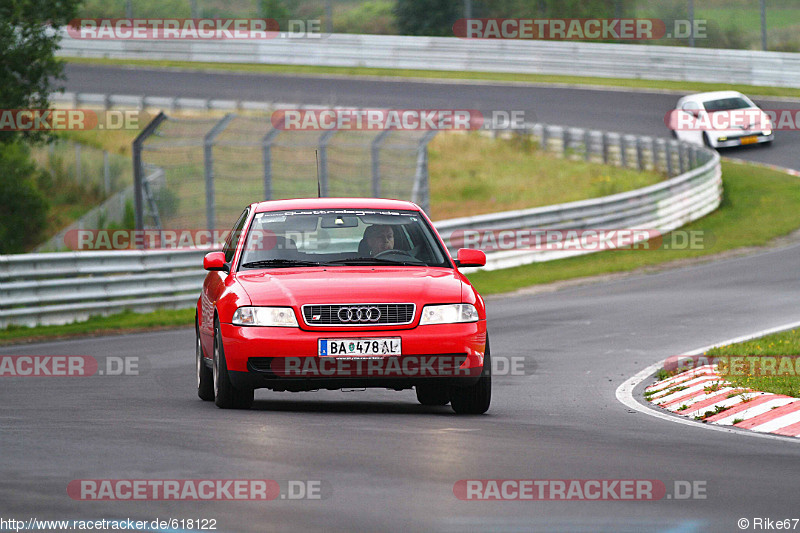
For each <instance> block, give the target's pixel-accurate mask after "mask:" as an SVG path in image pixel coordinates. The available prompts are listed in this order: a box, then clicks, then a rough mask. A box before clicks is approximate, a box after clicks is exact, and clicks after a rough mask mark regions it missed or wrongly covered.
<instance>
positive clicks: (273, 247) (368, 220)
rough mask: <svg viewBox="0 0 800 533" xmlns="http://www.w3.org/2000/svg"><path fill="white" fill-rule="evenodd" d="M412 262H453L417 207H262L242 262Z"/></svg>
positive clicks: (262, 265)
mask: <svg viewBox="0 0 800 533" xmlns="http://www.w3.org/2000/svg"><path fill="white" fill-rule="evenodd" d="M348 265H376V266H381V265H387V266H391V265H407V266H435V267H452V264H451V263H450V262H449V260H448V255H447V252H446V250H444V248H443V247H442V246H441V244H440V242H439V240H438V239H437V238H436V236H435V234H434V233H433V229H432V228H431V227H430V226H429V224H428V223H427V221H426V220H425V219H424V218H423V217H422V216H421V215H420V213H419V212H417V211H400V210H363V209H325V210H294V211H269V212H265V213H257V214H256V215H255V216H254V218H253V221H252V223H251V224H250V228H249V229H248V231H247V239H246V240H245V245H244V250H243V253H242V259H241V261H240V267H241V268H244V269H253V268H285V267H293V266H326V267H328V266H348Z"/></svg>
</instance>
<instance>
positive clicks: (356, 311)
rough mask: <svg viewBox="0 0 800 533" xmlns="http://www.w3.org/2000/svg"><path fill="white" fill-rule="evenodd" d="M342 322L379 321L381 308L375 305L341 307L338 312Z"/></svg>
mask: <svg viewBox="0 0 800 533" xmlns="http://www.w3.org/2000/svg"><path fill="white" fill-rule="evenodd" d="M337 316H338V317H339V321H340V322H377V321H378V320H380V318H381V310H380V309H378V308H377V307H375V306H374V305H373V306H366V305H365V306H360V307H340V308H339V313H338V314H337Z"/></svg>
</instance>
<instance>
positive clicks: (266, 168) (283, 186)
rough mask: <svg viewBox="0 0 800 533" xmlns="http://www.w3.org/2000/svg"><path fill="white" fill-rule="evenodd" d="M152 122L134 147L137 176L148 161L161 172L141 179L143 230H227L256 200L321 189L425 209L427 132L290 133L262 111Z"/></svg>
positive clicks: (139, 210) (316, 192)
mask: <svg viewBox="0 0 800 533" xmlns="http://www.w3.org/2000/svg"><path fill="white" fill-rule="evenodd" d="M156 121H157V122H156V126H155V128H154V129H153V131H152V132H151V131H147V130H146V131H145V135H144V136H143V138H142V139H141V145H140V150H137V148H136V144H135V145H134V161H136V158H137V157H138V158H139V160H140V162H141V166H142V170H143V172H142V175H143V176H144V175H145V174H146V173H147V168H148V167H158V168H160V169H162V170H163V174H162V177H161V178H160V179H158V180H151V181H150V182H147V181H146V180H142V186H141V201H140V202H137V206H136V207H137V221H140V222H139V223H138V225H140V226H141V227H142V228H160V229H164V228H170V229H186V228H210V229H224V228H227V227H228V226H230V225H231V224H232V223H233V222H234V221H235V220H236V218H237V216H238V215H239V214H240V213H241V211H242V209H243V208H244V206H246V205H247V204H250V203H252V202H254V201H260V200H276V199H283V198H303V197H316V196H318V195H319V196H325V197H373V196H374V197H382V198H398V199H404V200H411V201H413V202H416V203H418V204H419V205H421V206H422V207H423V208H424V209H428V207H429V194H428V153H427V146H428V143H429V142H430V141H431V139H432V138H433V136H434V133H433V132H431V131H395V130H382V131H337V130H325V131H288V130H280V129H276V128H274V127H273V126H272V124H271V121H270V114H268V113H267V114H263V115H262V114H259V115H252V114H244V113H229V114H227V115H225V116H224V117H221V118H220V117H215V118H180V117H176V116H167V115H162V119H156ZM137 152H138V155H137ZM135 166H136V162H134V167H135Z"/></svg>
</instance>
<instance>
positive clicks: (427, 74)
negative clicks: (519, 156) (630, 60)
mask: <svg viewBox="0 0 800 533" xmlns="http://www.w3.org/2000/svg"><path fill="white" fill-rule="evenodd" d="M62 59H64V60H65V61H66V62H67V63H74V64H80V65H106V66H115V67H116V66H124V67H142V68H147V67H155V68H175V69H184V70H211V71H220V72H242V73H251V74H301V75H302V74H305V75H311V76H318V75H338V76H380V77H392V78H421V79H444V80H476V81H487V82H493V81H495V82H516V83H532V84H566V85H587V86H588V85H594V86H602V87H625V88H629V89H655V90H665V89H666V90H673V91H681V92H684V93H692V92H705V91H723V90H730V91H740V92H743V93H746V94H749V95H751V96H752V95H755V96H789V97H800V89H797V88H788V87H765V86H755V85H740V84H739V85H731V84H725V83H703V82H690V81H669V80H644V79H627V78H590V77H585V76H557V75H549V74H517V73H504V72H463V71H449V70H412V69H386V68H367V67H318V66H310V65H262V64H253V63H208V62H192V61H156V60H148V59H139V60H127V59H126V60H121V59H102V58H86V57H63V58H62Z"/></svg>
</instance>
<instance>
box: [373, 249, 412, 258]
mask: <svg viewBox="0 0 800 533" xmlns="http://www.w3.org/2000/svg"><path fill="white" fill-rule="evenodd" d="M389 254H394V255H404V256H406V257H410V258H411V259H413V260H415V261H419V259H417V258H416V257H414V256H413V255H411V254H410V253H408V252H406V251H405V250H398V249H396V248H392V249H391V250H384V251H382V252H378V253H377V254H375V255H373V256H372V257H374V258H376V259H380V258H381V256H384V255H389Z"/></svg>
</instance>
